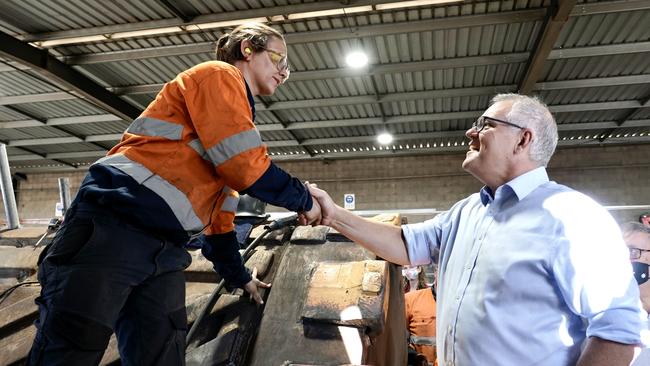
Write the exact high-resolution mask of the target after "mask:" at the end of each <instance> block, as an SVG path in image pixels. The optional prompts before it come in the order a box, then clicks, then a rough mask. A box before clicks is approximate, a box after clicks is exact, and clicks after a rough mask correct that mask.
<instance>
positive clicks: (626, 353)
mask: <svg viewBox="0 0 650 366" xmlns="http://www.w3.org/2000/svg"><path fill="white" fill-rule="evenodd" d="M633 357H634V345H631V344H623V343H618V342H612V341H608V340H606V339H602V338H598V337H589V339H588V340H587V346H586V347H585V349H584V351H583V352H582V354H581V355H580V359H579V360H578V364H577V366H618V365H620V366H629V365H630V363H631V362H632V358H633Z"/></svg>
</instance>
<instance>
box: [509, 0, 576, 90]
mask: <svg viewBox="0 0 650 366" xmlns="http://www.w3.org/2000/svg"><path fill="white" fill-rule="evenodd" d="M576 2H577V0H563V1H553V2H551V4H553V5H552V6H551V7H550V8H548V13H547V16H546V18H545V19H544V26H543V27H542V29H541V30H540V33H539V37H538V38H537V40H536V42H535V47H534V51H533V53H532V54H531V55H530V60H529V61H528V65H527V67H526V71H525V72H524V77H523V79H522V80H521V82H520V83H519V88H518V89H519V93H520V94H530V92H531V91H532V90H533V87H534V86H535V83H536V82H537V80H539V78H540V77H541V75H542V71H543V69H544V63H545V62H546V59H547V58H548V55H549V54H550V53H551V50H552V49H553V45H555V42H556V41H557V38H558V36H559V35H560V31H561V30H562V27H563V26H564V24H565V23H566V22H567V20H568V19H569V13H570V12H571V10H572V9H573V7H574V6H575V4H576ZM555 4H558V5H557V6H556V5H555Z"/></svg>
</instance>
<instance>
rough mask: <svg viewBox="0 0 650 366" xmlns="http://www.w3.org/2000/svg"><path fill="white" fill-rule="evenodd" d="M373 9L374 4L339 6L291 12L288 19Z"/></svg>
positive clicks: (344, 13)
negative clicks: (328, 8) (337, 7)
mask: <svg viewBox="0 0 650 366" xmlns="http://www.w3.org/2000/svg"><path fill="white" fill-rule="evenodd" d="M367 11H372V6H370V5H368V6H356V7H351V8H339V9H331V10H320V11H309V12H304V13H295V14H289V15H288V16H287V18H288V19H305V18H318V17H328V16H332V15H346V14H352V13H362V12H367Z"/></svg>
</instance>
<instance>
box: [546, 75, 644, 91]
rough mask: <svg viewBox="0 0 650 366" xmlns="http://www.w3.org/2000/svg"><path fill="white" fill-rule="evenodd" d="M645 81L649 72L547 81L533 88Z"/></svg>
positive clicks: (556, 88) (561, 87)
mask: <svg viewBox="0 0 650 366" xmlns="http://www.w3.org/2000/svg"><path fill="white" fill-rule="evenodd" d="M647 83H650V74H641V75H627V76H612V77H603V78H590V79H575V80H558V81H547V82H542V83H537V84H535V87H534V90H561V89H576V88H593V87H604V86H616V85H633V84H647Z"/></svg>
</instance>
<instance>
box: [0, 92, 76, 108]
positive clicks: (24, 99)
mask: <svg viewBox="0 0 650 366" xmlns="http://www.w3.org/2000/svg"><path fill="white" fill-rule="evenodd" d="M78 98H79V97H78V96H76V95H74V94H71V93H69V92H66V91H61V92H52V93H39V94H26V95H11V96H4V97H0V105H12V104H25V103H39V102H53V101H57V100H70V99H78Z"/></svg>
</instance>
